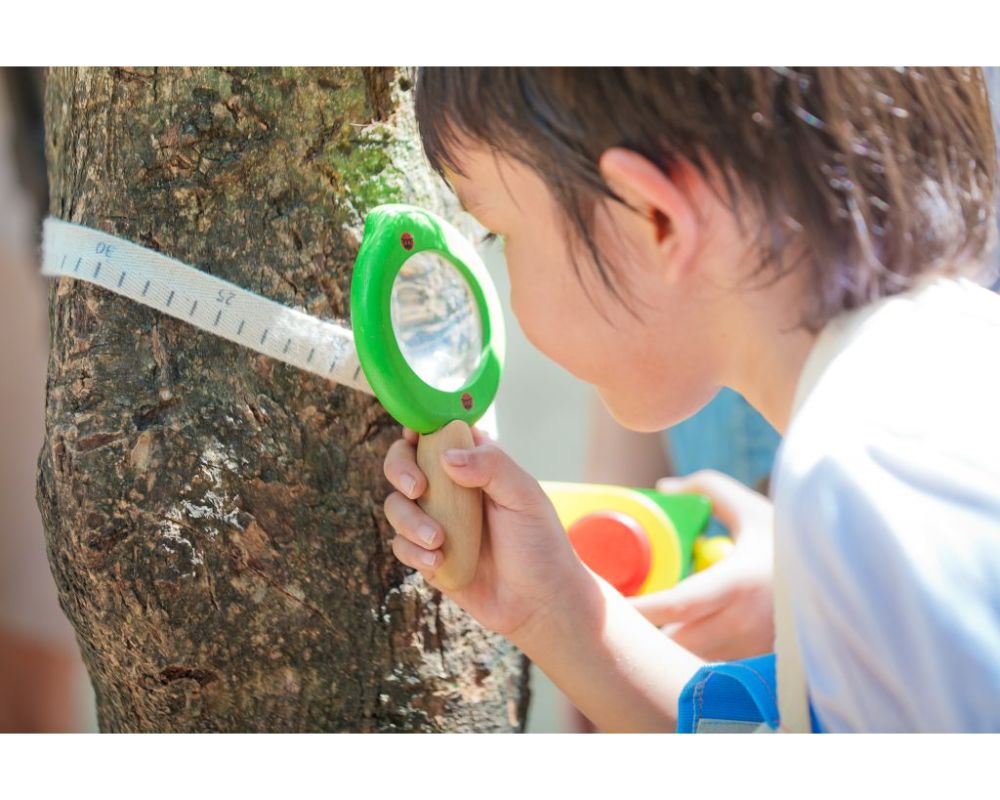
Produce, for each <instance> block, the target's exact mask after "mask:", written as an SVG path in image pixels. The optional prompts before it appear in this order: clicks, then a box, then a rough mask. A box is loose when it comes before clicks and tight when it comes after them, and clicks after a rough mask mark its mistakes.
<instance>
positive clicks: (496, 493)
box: [441, 442, 548, 511]
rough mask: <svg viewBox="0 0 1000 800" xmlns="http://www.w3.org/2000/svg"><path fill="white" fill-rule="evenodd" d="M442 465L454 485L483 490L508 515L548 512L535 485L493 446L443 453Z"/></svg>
mask: <svg viewBox="0 0 1000 800" xmlns="http://www.w3.org/2000/svg"><path fill="white" fill-rule="evenodd" d="M441 461H442V463H443V464H444V469H445V472H447V473H448V477H449V478H451V479H452V480H453V481H454V482H455V483H457V484H458V485H459V486H468V487H476V488H480V489H482V490H483V491H484V492H485V493H486V494H487V495H489V496H490V498H491V499H492V500H493V502H495V503H496V504H497V505H500V506H503V507H504V508H508V509H510V510H511V511H536V510H540V509H542V508H547V504H548V498H547V497H546V495H545V492H543V491H542V487H541V486H539V484H538V481H536V480H535V479H534V478H532V477H531V476H530V475H529V474H528V473H527V472H525V471H524V470H523V469H521V467H519V466H518V465H517V464H516V463H515V462H514V460H513V459H512V458H511V457H510V456H508V455H507V454H506V453H505V452H504V451H503V450H501V449H500V448H499V447H498V446H497V445H496V444H493V443H492V442H489V443H486V444H483V445H479V446H477V447H473V448H471V449H469V450H446V451H445V452H444V453H443V454H442V458H441Z"/></svg>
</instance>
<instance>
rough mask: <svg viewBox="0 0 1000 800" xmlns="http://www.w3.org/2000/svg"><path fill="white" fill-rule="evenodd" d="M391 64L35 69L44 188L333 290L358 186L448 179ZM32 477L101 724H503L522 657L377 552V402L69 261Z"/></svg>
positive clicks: (168, 245) (295, 284) (54, 302)
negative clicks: (171, 313) (106, 285)
mask: <svg viewBox="0 0 1000 800" xmlns="http://www.w3.org/2000/svg"><path fill="white" fill-rule="evenodd" d="M411 87H412V75H411V74H410V73H409V72H407V71H397V70H395V69H382V68H379V69H364V70H356V69H316V70H300V69H295V70H288V69H280V70H279V69H229V70H223V69H220V70H212V69H196V70H192V69H170V70H162V69H148V70H125V69H57V70H52V71H51V72H50V73H49V75H48V80H47V87H46V102H45V105H46V108H45V114H46V131H47V133H46V148H47V156H48V160H49V183H50V193H51V196H50V211H51V213H52V214H53V215H54V216H57V217H60V218H62V219H66V220H71V221H74V222H79V223H81V224H83V225H88V226H91V227H94V228H99V229H101V230H104V231H107V232H108V233H111V234H113V235H116V236H121V237H124V238H127V239H130V240H132V241H135V242H138V243H140V244H142V245H145V246H147V247H151V248H154V249H156V250H160V251H163V252H165V253H168V254H170V255H171V256H174V257H176V258H179V259H180V260H182V261H184V262H186V263H188V264H192V265H197V266H198V267H199V268H201V269H205V270H207V271H210V272H211V273H213V274H215V275H218V276H220V277H222V278H225V279H227V280H230V281H233V282H234V283H238V284H240V285H242V286H244V287H246V288H249V289H253V290H255V291H257V292H259V293H261V294H263V295H266V296H268V297H271V298H274V299H276V300H278V301H280V302H284V303H286V304H288V305H296V306H299V307H301V308H304V309H305V310H307V311H308V312H309V313H312V314H316V315H319V316H323V317H327V318H336V319H346V318H347V317H348V299H349V294H350V293H349V286H350V280H351V268H352V265H353V262H354V256H355V254H356V252H357V247H358V244H359V242H360V234H361V230H362V222H363V218H364V214H365V212H366V210H367V209H368V208H370V207H372V206H374V205H376V204H378V203H382V202H394V201H402V202H411V203H415V204H419V205H422V206H424V207H427V208H431V209H433V210H436V211H438V212H439V213H443V214H445V215H446V216H448V215H453V214H454V213H455V207H454V204H453V201H452V200H451V199H450V196H449V195H448V193H447V192H446V190H445V188H444V186H443V184H442V183H441V182H440V181H439V180H438V179H437V178H436V176H434V175H433V173H432V172H431V170H430V169H429V167H428V166H427V164H426V162H425V161H424V160H423V156H422V152H421V149H420V146H419V141H418V138H417V133H416V129H415V124H414V120H413V112H412V99H411V94H412V92H411ZM50 330H51V339H52V344H51V353H50V360H49V378H48V399H47V408H46V441H45V445H44V448H43V450H42V454H41V458H40V463H39V487H38V498H39V505H40V507H41V511H42V515H43V518H44V522H45V527H46V536H47V544H48V551H49V560H50V563H51V565H52V569H53V572H54V574H55V577H56V582H57V584H58V586H59V592H60V602H61V604H62V606H63V608H64V610H65V611H66V613H67V615H68V616H69V619H70V621H71V622H72V624H73V626H74V627H75V629H76V632H77V637H78V639H79V641H80V645H81V647H82V651H83V655H84V660H85V662H86V664H87V667H88V670H89V672H90V676H91V679H92V681H93V684H94V688H95V691H96V695H97V703H98V718H99V722H100V726H101V728H102V730H107V731H181V730H183V731H263V730H268V731H293V730H299V731H306V730H311V731H515V730H520V729H522V727H523V724H524V719H525V712H526V707H527V699H528V690H527V668H526V664H525V662H524V659H523V657H522V656H521V655H520V654H519V653H518V652H517V651H516V650H515V649H513V647H512V646H510V645H509V644H508V643H507V642H506V641H505V640H503V639H502V638H501V637H497V636H495V635H492V634H489V633H488V632H486V631H485V630H483V629H482V628H481V627H479V626H478V625H477V624H476V623H475V622H474V621H472V620H471V619H470V618H469V617H468V616H466V615H465V614H464V613H462V612H461V611H460V610H459V609H458V608H457V607H455V606H454V605H452V604H451V603H450V602H448V601H446V600H445V599H443V598H442V597H441V595H439V594H438V593H436V592H435V591H433V590H432V589H430V588H429V587H427V585H426V584H425V583H424V582H423V580H422V579H421V578H420V576H419V575H416V574H413V573H411V572H410V571H409V570H408V569H406V568H404V567H402V566H401V565H399V564H398V562H396V560H395V559H394V558H393V556H392V553H391V551H390V549H389V547H388V541H389V538H390V536H391V531H390V529H389V527H388V526H387V524H386V523H385V520H384V518H383V516H382V501H383V499H384V497H385V495H386V493H387V491H388V484H386V483H385V479H384V477H383V475H382V458H383V455H384V453H385V450H386V448H387V446H388V445H389V443H390V442H391V441H392V440H393V439H394V438H396V437H397V436H398V435H399V428H398V426H397V425H396V423H395V422H394V421H393V420H392V419H391V418H390V417H388V416H387V415H386V413H385V412H384V411H383V410H382V408H381V407H380V406H379V405H378V403H377V402H376V401H374V400H372V399H371V398H368V397H366V396H364V395H362V394H360V393H357V392H354V391H351V390H349V389H346V388H335V387H334V386H332V385H331V384H330V383H328V382H326V381H324V380H322V379H321V378H318V377H315V376H312V375H307V374H304V373H302V372H300V371H297V370H295V369H293V368H291V367H288V366H285V365H283V364H281V363H278V362H275V361H273V360H271V359H268V358H266V357H264V356H259V355H257V354H255V353H252V352H250V351H248V350H246V349H243V348H240V347H238V346H236V345H234V344H232V343H230V342H227V341H225V340H223V339H219V338H216V337H213V336H211V335H208V334H205V333H202V332H199V331H197V330H195V329H194V328H192V327H189V326H187V325H185V324H184V323H182V322H179V321H177V320H174V319H171V318H168V317H164V316H161V315H159V314H157V313H156V312H154V311H152V310H150V309H147V308H144V307H142V306H139V305H137V304H135V303H132V302H130V301H128V300H126V299H123V298H120V297H117V296H115V295H112V294H110V293H108V292H105V291H103V290H101V289H99V288H96V287H93V286H90V285H88V284H86V283H84V282H75V281H72V280H68V279H64V280H60V281H58V282H57V283H54V284H53V287H52V289H51V296H50Z"/></svg>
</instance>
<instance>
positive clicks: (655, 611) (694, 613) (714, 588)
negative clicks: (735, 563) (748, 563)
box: [630, 562, 731, 627]
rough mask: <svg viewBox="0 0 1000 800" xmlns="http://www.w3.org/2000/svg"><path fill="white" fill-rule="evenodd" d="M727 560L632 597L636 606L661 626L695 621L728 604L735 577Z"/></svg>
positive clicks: (647, 617)
mask: <svg viewBox="0 0 1000 800" xmlns="http://www.w3.org/2000/svg"><path fill="white" fill-rule="evenodd" d="M727 572H728V570H726V569H724V568H723V563H721V562H720V563H719V564H716V565H714V566H713V567H712V568H711V569H707V570H705V571H704V572H696V573H694V575H691V576H689V577H687V578H685V579H684V580H682V581H681V582H680V583H678V584H676V585H675V586H672V587H670V588H669V589H664V590H663V591H660V592H653V593H652V594H645V595H639V596H638V597H632V598H630V600H631V602H632V606H633V607H634V608H635V609H636V610H637V611H638V612H639V613H640V614H642V615H643V616H644V617H645V618H646V619H648V620H649V621H650V622H652V623H653V624H654V625H656V626H657V627H659V626H661V625H666V624H667V623H669V622H691V621H692V620H696V619H701V618H702V617H705V616H707V615H709V614H711V613H713V612H714V611H718V610H719V609H720V608H722V606H724V605H725V604H726V602H727V599H728V597H729V589H730V584H731V580H729V579H727V574H726V573H727Z"/></svg>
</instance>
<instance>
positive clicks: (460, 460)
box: [444, 450, 469, 467]
mask: <svg viewBox="0 0 1000 800" xmlns="http://www.w3.org/2000/svg"><path fill="white" fill-rule="evenodd" d="M444 460H445V461H447V462H448V463H449V464H451V465H452V466H453V467H464V466H465V465H466V464H468V463H469V451H468V450H445V451H444Z"/></svg>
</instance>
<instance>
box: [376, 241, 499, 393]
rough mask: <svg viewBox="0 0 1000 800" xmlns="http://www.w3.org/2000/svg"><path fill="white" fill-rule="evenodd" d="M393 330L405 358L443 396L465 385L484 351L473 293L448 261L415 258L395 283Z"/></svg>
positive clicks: (427, 256)
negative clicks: (441, 392)
mask: <svg viewBox="0 0 1000 800" xmlns="http://www.w3.org/2000/svg"><path fill="white" fill-rule="evenodd" d="M390 317H391V319H392V331H393V333H394V334H395V336H396V343H397V344H398V345H399V349H400V351H401V352H402V354H403V358H405V359H406V362H407V363H408V364H409V365H410V369H412V370H413V371H414V372H415V373H416V374H417V376H418V377H419V378H420V379H421V380H422V381H423V382H424V383H426V384H428V385H430V386H433V387H434V388H435V389H438V390H439V391H443V392H453V391H456V390H458V389H460V388H462V387H463V386H465V385H466V384H467V383H468V382H469V380H470V379H471V378H472V376H473V375H474V374H475V371H476V368H477V367H478V366H479V361H480V358H481V357H482V353H483V323H482V320H481V319H480V316H479V308H478V306H477V305H476V301H475V298H474V297H473V295H472V291H471V290H470V289H469V285H468V283H466V281H465V278H463V277H462V274H461V273H460V272H459V271H458V270H457V269H456V268H455V266H454V265H453V264H452V263H451V262H450V261H448V260H447V259H446V258H444V257H442V256H439V255H437V254H436V253H432V252H429V251H424V252H421V253H417V254H416V255H413V256H410V258H408V259H407V260H406V262H405V263H404V264H403V266H402V268H400V270H399V274H398V275H397V276H396V280H395V282H394V283H393V285H392V297H391V299H390Z"/></svg>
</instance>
